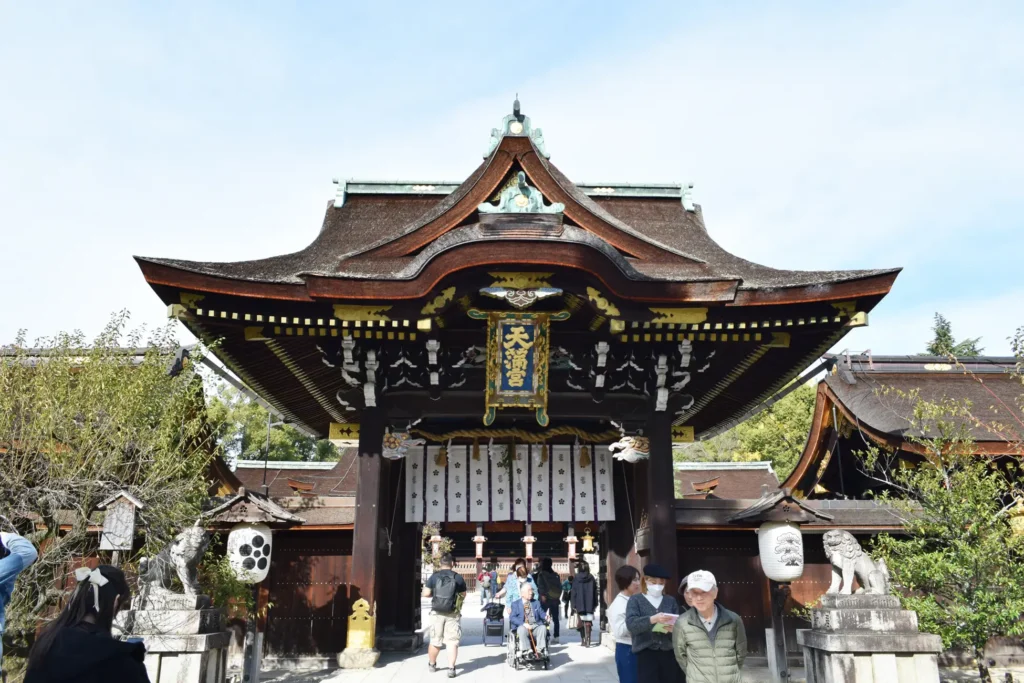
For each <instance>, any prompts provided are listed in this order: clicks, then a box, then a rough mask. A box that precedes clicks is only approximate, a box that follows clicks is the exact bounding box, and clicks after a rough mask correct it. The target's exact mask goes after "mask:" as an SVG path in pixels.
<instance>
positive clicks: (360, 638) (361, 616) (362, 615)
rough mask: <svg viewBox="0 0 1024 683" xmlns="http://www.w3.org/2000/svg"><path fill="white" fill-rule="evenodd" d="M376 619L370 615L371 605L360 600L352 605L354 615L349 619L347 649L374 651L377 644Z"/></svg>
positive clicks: (364, 599) (362, 599) (363, 599)
mask: <svg viewBox="0 0 1024 683" xmlns="http://www.w3.org/2000/svg"><path fill="white" fill-rule="evenodd" d="M375 622H376V617H374V616H373V615H372V614H370V603H368V602H367V601H366V598H359V599H358V600H356V601H355V602H353V603H352V614H350V615H349V617H348V636H347V638H346V641H345V647H346V649H349V650H352V649H356V650H372V649H374V646H375V644H376V642H375V638H376V623H375Z"/></svg>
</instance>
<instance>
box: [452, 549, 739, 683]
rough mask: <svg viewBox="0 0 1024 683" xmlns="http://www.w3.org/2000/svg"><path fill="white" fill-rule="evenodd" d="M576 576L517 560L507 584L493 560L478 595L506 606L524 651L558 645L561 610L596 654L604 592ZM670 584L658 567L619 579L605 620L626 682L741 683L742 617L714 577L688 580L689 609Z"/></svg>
mask: <svg viewBox="0 0 1024 683" xmlns="http://www.w3.org/2000/svg"><path fill="white" fill-rule="evenodd" d="M575 569H576V573H575V576H570V577H568V578H566V579H564V580H563V579H561V577H559V575H558V574H557V573H556V572H555V571H554V570H553V568H552V563H551V559H550V558H544V559H542V560H541V561H540V563H539V564H538V565H537V567H536V568H535V571H534V572H533V573H530V572H529V571H528V565H527V561H526V560H525V559H524V558H519V559H518V560H516V561H515V562H514V563H513V564H512V568H511V569H510V571H509V572H508V574H507V575H506V576H504V577H502V576H501V575H500V574H499V572H498V562H497V558H493V557H492V558H491V561H490V563H489V564H488V565H487V566H486V567H485V568H484V570H483V571H482V572H481V573H480V574H479V575H478V576H477V589H478V591H479V593H480V600H481V602H482V603H487V602H488V601H490V600H499V601H500V600H504V604H505V616H507V617H508V618H509V626H510V632H511V633H513V634H515V637H518V638H519V640H520V645H521V647H524V648H526V647H527V642H528V641H530V642H531V645H530V646H531V647H537V646H540V647H543V644H544V643H546V642H547V638H548V636H549V632H550V635H551V636H552V638H551V642H552V643H554V644H557V643H558V639H559V628H560V626H559V622H560V618H559V605H560V604H561V605H562V606H564V617H565V618H566V619H567V620H568V622H569V623H568V626H570V627H571V628H576V629H577V630H578V631H579V633H580V640H581V644H582V645H583V647H592V646H593V645H594V644H595V643H594V637H593V628H594V614H595V612H596V611H597V606H598V604H599V596H598V585H597V581H596V580H595V577H594V576H593V574H591V573H590V568H589V566H588V565H587V564H586V563H585V562H579V563H578V564H577V565H576V567H575ZM669 578H670V573H669V571H668V570H667V569H665V568H664V567H662V566H660V565H657V564H648V565H647V566H645V567H644V569H643V572H641V571H640V570H639V569H637V568H636V567H632V566H628V565H627V566H624V567H621V568H619V570H618V571H617V572H616V573H615V583H616V586H617V588H618V594H617V595H616V597H615V599H614V600H613V601H612V603H611V604H610V605H609V606H608V612H607V617H608V628H609V631H610V633H611V635H612V637H613V638H614V640H615V666H616V669H617V671H618V675H619V681H620V683H637V682H638V681H644V683H648V682H650V683H683V682H686V681H688V682H689V683H738V682H739V681H740V680H741V678H742V675H741V670H742V668H743V662H744V659H745V658H746V654H747V637H746V631H745V629H744V627H743V621H742V620H741V619H740V617H739V615H737V614H736V613H735V612H732V611H731V610H729V609H726V608H725V606H723V605H722V604H720V603H719V602H718V582H717V580H716V579H715V577H714V575H713V574H712V573H711V572H708V571H704V570H699V571H695V572H693V573H691V574H689V575H688V576H687V577H685V578H684V579H683V581H682V582H681V583H680V585H679V589H678V594H679V596H681V597H682V599H683V601H684V602H685V606H681V605H680V604H679V602H678V601H677V599H676V598H675V597H674V596H673V595H670V594H668V593H667V592H666V584H667V582H668V580H669ZM598 640H599V639H598ZM449 675H454V674H449Z"/></svg>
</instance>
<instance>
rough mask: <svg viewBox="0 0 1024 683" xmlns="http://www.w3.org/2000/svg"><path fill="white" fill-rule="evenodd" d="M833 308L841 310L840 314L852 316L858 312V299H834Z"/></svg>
mask: <svg viewBox="0 0 1024 683" xmlns="http://www.w3.org/2000/svg"><path fill="white" fill-rule="evenodd" d="M832 308H834V309H836V310H837V311H839V314H840V315H845V316H846V317H847V318H852V317H853V315H854V314H855V313H856V312H857V302H856V301H833V302H832Z"/></svg>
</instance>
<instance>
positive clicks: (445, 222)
mask: <svg viewBox="0 0 1024 683" xmlns="http://www.w3.org/2000/svg"><path fill="white" fill-rule="evenodd" d="M519 170H522V171H525V173H526V176H527V178H528V182H529V184H530V185H531V186H533V187H536V188H538V189H539V190H540V191H541V193H542V194H543V195H544V198H545V199H546V200H547V201H548V202H549V203H552V202H563V203H565V204H566V208H565V211H564V219H565V224H566V227H567V228H572V229H566V230H564V231H558V232H557V234H543V235H541V234H529V235H519V234H509V233H504V234H502V233H491V234H489V235H487V236H484V235H481V234H480V232H479V231H474V230H473V229H472V226H476V225H477V224H478V223H479V222H480V214H479V212H478V210H477V208H476V207H477V206H478V205H479V204H480V203H482V202H483V201H489V200H491V199H492V198H494V197H495V195H496V194H497V193H498V192H500V191H501V190H502V188H503V187H505V186H507V184H508V180H509V178H510V177H511V176H514V174H515V173H516V172H517V171H519ZM688 194H689V193H688V188H684V187H683V186H680V185H654V186H631V185H624V184H618V185H616V184H604V185H596V184H595V185H582V186H581V185H576V184H574V183H573V182H572V181H570V180H569V179H568V178H567V177H566V176H565V175H564V174H563V173H562V172H561V171H560V170H559V169H558V168H557V167H556V166H554V165H553V164H552V163H551V162H550V161H549V160H548V159H546V158H545V156H544V154H543V153H541V151H540V150H538V148H537V147H536V146H535V141H534V139H533V138H531V137H530V136H529V135H526V134H523V135H518V136H517V135H513V134H506V135H504V136H503V137H501V141H500V143H499V144H498V145H497V146H496V147H495V148H494V150H493V151H492V152H491V153H490V155H489V156H488V157H487V158H486V159H485V160H484V162H483V163H482V164H481V165H480V166H479V167H478V168H477V169H476V170H474V171H473V172H472V173H471V174H470V175H469V177H468V178H467V179H466V180H465V181H464V182H462V183H461V184H459V185H458V186H454V184H453V183H429V182H401V183H397V182H396V183H380V182H365V181H364V182H356V181H348V182H339V190H338V198H336V199H335V200H332V201H331V202H330V203H329V204H328V206H327V209H326V213H325V215H324V221H323V225H322V227H321V229H320V232H319V234H318V235H317V236H316V237H315V239H314V240H313V241H312V243H310V245H309V246H307V247H306V248H304V249H302V250H300V251H297V252H294V253H291V254H284V255H280V256H272V257H269V258H264V259H257V260H252V261H236V262H204V261H183V260H176V259H163V258H149V257H136V259H137V261H138V262H139V264H140V266H141V267H142V269H143V270H144V271H145V272H146V275H147V279H149V280H150V282H151V283H153V284H166V285H181V284H184V283H183V282H182V281H180V278H178V277H175V276H174V275H173V273H174V272H178V273H181V274H194V275H199V276H205V277H208V278H216V279H217V280H220V281H223V280H234V281H237V282H240V283H260V284H263V285H271V286H274V285H284V286H288V287H290V288H294V286H296V285H298V286H300V287H301V286H302V285H304V284H305V283H306V282H307V280H308V279H309V278H311V277H313V278H329V279H335V280H345V279H359V280H379V281H389V280H391V281H394V280H412V279H415V278H416V277H418V276H419V275H420V274H421V273H422V272H423V271H424V269H425V268H426V266H427V265H428V263H429V261H430V260H432V259H434V258H437V257H438V256H440V255H441V254H442V253H444V252H446V251H450V250H457V249H459V248H460V247H463V246H467V245H471V244H473V243H476V242H479V241H480V240H481V239H491V240H500V241H516V240H526V241H534V242H535V241H542V242H554V243H559V244H576V245H584V246H589V247H590V248H591V249H593V250H595V251H596V252H604V254H605V256H606V257H608V258H609V260H610V261H611V262H612V263H613V264H614V265H615V268H616V269H618V271H620V272H621V273H622V275H623V276H624V277H625V278H626V279H627V280H633V281H648V282H658V281H661V282H700V281H732V282H733V283H734V284H735V287H734V288H733V291H734V292H742V291H759V292H764V293H771V292H776V291H777V290H786V289H791V288H811V289H812V290H815V291H817V293H818V294H819V295H820V294H827V290H828V289H829V288H830V287H832V286H833V285H836V284H839V283H851V282H855V281H865V280H873V279H878V280H879V283H878V286H875V287H869V288H868V289H869V293H872V294H884V293H885V292H887V291H888V289H889V287H890V286H891V284H892V280H893V279H894V278H895V276H896V274H897V273H898V272H899V269H882V270H844V271H792V270H779V269H775V268H770V267H767V266H763V265H759V264H756V263H752V262H750V261H747V260H744V259H742V258H740V257H738V256H735V255H733V254H730V253H729V252H727V251H725V250H724V249H723V248H722V247H720V246H719V245H718V243H716V242H715V241H714V240H713V239H712V238H711V236H710V235H709V234H708V231H707V228H706V227H705V224H704V219H703V215H702V212H701V209H700V207H699V206H696V205H694V204H692V202H690V201H689V196H688ZM601 243H604V244H603V245H602V244H601ZM428 246H429V247H430V248H428ZM602 246H604V247H605V248H602ZM189 284H190V286H191V288H192V289H205V287H202V286H197V283H196V281H195V278H191V279H190V282H189ZM223 284H224V283H223V282H222V283H221V285H222V286H223ZM281 298H296V297H294V296H282V297H281ZM819 298H833V297H829V296H827V295H826V296H815V295H814V292H813V291H812V292H809V296H804V297H803V300H813V299H819ZM307 300H308V299H307Z"/></svg>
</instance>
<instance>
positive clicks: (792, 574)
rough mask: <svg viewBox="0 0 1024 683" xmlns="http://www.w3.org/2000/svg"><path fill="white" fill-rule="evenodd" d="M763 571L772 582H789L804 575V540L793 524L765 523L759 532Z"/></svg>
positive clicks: (798, 529) (798, 528) (758, 546)
mask: <svg viewBox="0 0 1024 683" xmlns="http://www.w3.org/2000/svg"><path fill="white" fill-rule="evenodd" d="M757 548H758V551H759V553H760V555H761V569H763V570H764V574H765V576H767V577H768V578H769V579H771V580H772V581H779V582H788V581H794V580H796V579H799V578H800V577H801V576H803V573H804V540H803V536H802V535H801V534H800V527H799V526H797V525H796V524H793V523H791V522H765V523H764V524H762V525H761V527H760V528H759V529H758V530H757Z"/></svg>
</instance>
